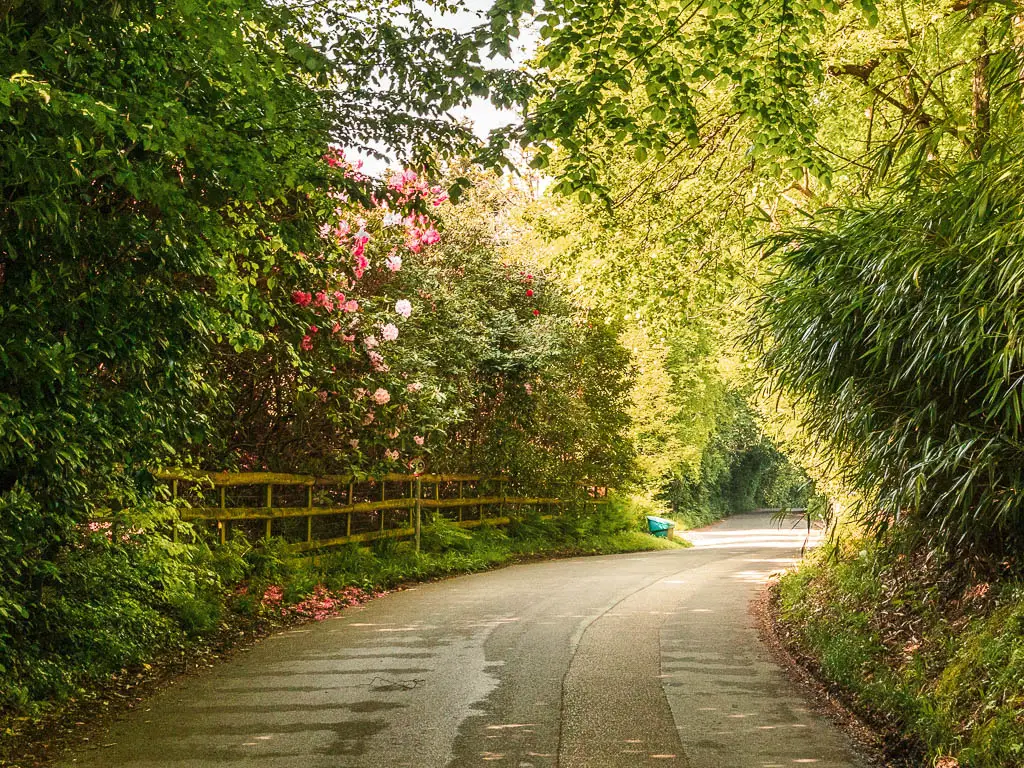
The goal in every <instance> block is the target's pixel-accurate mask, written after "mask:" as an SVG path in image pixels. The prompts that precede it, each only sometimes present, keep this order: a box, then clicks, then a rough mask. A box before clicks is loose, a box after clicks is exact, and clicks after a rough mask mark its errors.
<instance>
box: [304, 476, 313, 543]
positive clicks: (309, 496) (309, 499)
mask: <svg viewBox="0 0 1024 768" xmlns="http://www.w3.org/2000/svg"><path fill="white" fill-rule="evenodd" d="M312 508H313V486H312V485H307V486H306V509H312ZM312 540H313V516H312V515H306V541H312Z"/></svg>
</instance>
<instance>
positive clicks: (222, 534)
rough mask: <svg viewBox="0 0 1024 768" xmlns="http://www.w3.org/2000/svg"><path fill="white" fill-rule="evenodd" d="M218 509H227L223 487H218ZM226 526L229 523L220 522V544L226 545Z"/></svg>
mask: <svg viewBox="0 0 1024 768" xmlns="http://www.w3.org/2000/svg"><path fill="white" fill-rule="evenodd" d="M220 508H221V509H227V508H228V504H227V495H226V491H225V488H224V486H223V485H222V486H221V487H220ZM228 525H229V523H228V521H227V520H221V521H220V543H221V544H226V543H227V541H228Z"/></svg>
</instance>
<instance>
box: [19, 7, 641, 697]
mask: <svg viewBox="0 0 1024 768" xmlns="http://www.w3.org/2000/svg"><path fill="white" fill-rule="evenodd" d="M476 39H477V38H476V36H475V35H473V34H468V35H458V34H454V33H450V32H446V31H444V30H440V29H437V28H436V27H435V26H434V25H433V23H432V22H431V20H430V18H429V17H428V16H427V15H425V14H424V13H423V12H422V9H421V10H410V9H408V8H404V9H403V8H399V7H390V6H389V7H384V6H382V5H379V4H377V3H357V4H350V5H349V6H348V7H346V8H338V7H337V6H336V4H332V3H326V2H323V3H321V2H313V3H304V4H294V5H293V4H283V3H275V2H266V1H265V0H215V1H212V2H202V3H198V2H194V1H193V0H168V1H167V2H157V3H150V2H134V1H132V0H125V1H124V2H121V1H119V0H109V2H84V1H83V2H77V1H76V2H70V3H56V2H17V0H16V1H15V2H13V3H12V2H7V3H0V50H2V51H3V56H0V61H2V62H3V63H2V65H0V72H2V77H0V158H2V162H0V164H2V166H3V169H4V172H3V174H2V178H0V188H2V198H0V199H2V202H0V679H2V680H3V685H2V686H0V706H14V707H22V706H25V705H26V704H29V703H31V702H34V701H38V700H41V699H45V698H47V697H50V696H61V695H68V694H70V693H73V692H75V691H76V690H77V688H78V686H79V685H80V684H81V682H82V681H83V680H85V679H93V680H95V679H100V678H102V677H103V676H104V675H105V674H107V673H109V672H110V670H112V669H119V668H120V667H121V666H123V665H124V664H129V663H133V662H136V661H140V660H143V659H145V658H146V657H147V656H149V655H151V654H153V653H154V652H156V651H158V650H159V649H161V648H166V647H168V646H173V645H174V644H177V643H180V642H181V641H182V638H184V637H185V636H187V635H190V634H199V635H203V634H206V633H209V632H211V631H214V630H215V629H216V628H217V627H218V626H219V623H218V622H219V619H218V612H219V610H220V608H219V607H220V605H221V603H222V601H223V593H224V591H225V589H226V588H227V587H228V586H229V585H230V584H231V583H233V582H234V581H237V580H238V579H242V578H246V577H247V576H252V574H253V573H255V572H256V570H254V569H257V570H258V566H257V565H254V564H252V563H249V564H246V563H247V561H246V560H245V558H243V557H242V556H241V554H240V553H239V552H237V551H235V550H234V549H232V548H231V547H228V548H218V549H212V550H211V549H210V548H209V547H208V546H207V544H206V543H205V542H204V541H203V540H202V537H201V536H199V535H198V534H197V533H196V532H194V531H191V530H190V528H189V527H188V526H183V525H181V524H180V523H178V522H177V521H176V517H175V514H174V509H173V507H172V506H171V505H170V503H169V501H168V499H167V498H166V495H163V494H162V493H161V490H160V489H159V488H157V487H156V486H155V484H154V481H153V477H152V475H151V474H150V472H151V470H152V469H154V468H155V467H159V466H161V465H171V464H178V465H181V464H190V465H195V466H199V467H202V468H206V469H225V468H248V469H260V468H268V467H274V468H277V469H289V470H293V471H294V470H325V469H345V470H356V471H359V472H372V471H379V470H381V469H390V470H396V469H402V468H403V467H405V466H406V462H407V461H409V460H411V459H414V458H416V457H418V456H421V455H422V456H426V457H428V458H430V459H431V461H434V457H436V462H435V463H436V464H437V465H438V466H450V467H452V468H460V469H462V468H473V469H479V470H481V471H489V470H492V469H500V470H502V471H510V472H512V473H514V474H516V475H520V474H521V475H522V476H523V478H524V481H523V482H524V483H529V482H537V483H540V482H541V481H549V480H551V479H553V478H555V477H557V479H559V480H560V481H562V482H565V483H568V484H573V483H574V482H575V481H577V480H580V479H584V478H587V479H590V478H599V479H598V480H597V482H608V481H609V480H613V479H616V478H620V477H623V478H624V477H626V476H628V475H629V473H630V472H631V455H630V451H629V449H628V446H627V445H626V443H625V442H624V441H623V440H622V439H620V438H619V437H618V433H619V432H620V431H621V427H622V424H623V423H624V419H625V416H624V411H623V408H624V392H625V389H626V387H627V386H628V370H627V369H626V365H625V358H624V355H623V352H622V350H621V348H619V347H618V346H617V345H616V341H615V334H614V331H613V330H612V329H608V328H605V327H604V326H601V327H598V328H590V327H588V326H587V324H586V322H585V320H584V319H581V318H579V317H578V316H577V314H576V312H575V309H574V307H573V306H572V305H571V304H570V303H569V302H568V301H567V300H566V299H565V298H564V295H563V294H562V292H560V290H559V288H558V286H557V283H556V282H554V281H548V280H547V279H546V278H545V277H544V276H543V275H542V274H540V273H538V275H537V276H536V278H533V277H531V278H530V279H529V280H527V279H525V278H523V277H522V276H520V275H519V274H518V271H519V270H520V269H528V270H532V269H533V267H532V266H527V265H526V264H525V263H524V264H519V263H518V262H515V267H513V266H512V263H513V262H512V261H510V260H509V259H507V258H506V256H505V255H504V254H502V253H501V252H500V251H499V250H498V248H497V247H496V245H495V242H494V238H493V236H492V233H490V232H489V231H488V230H487V227H486V226H483V225H479V224H478V225H476V229H475V230H474V229H473V227H471V226H469V225H465V223H460V222H459V221H458V216H457V215H456V214H454V213H450V212H447V211H446V210H445V209H444V199H445V197H446V195H445V193H444V191H443V190H441V189H440V187H434V186H430V185H429V184H427V183H426V182H425V181H424V179H423V178H422V175H419V174H417V173H413V172H411V171H410V172H407V173H404V174H396V175H395V176H394V177H393V178H390V179H388V180H386V183H385V182H381V181H375V180H373V179H368V178H366V177H364V176H362V175H361V174H359V173H358V172H357V171H356V169H354V168H353V167H352V166H351V165H350V164H349V163H348V162H347V161H346V160H345V159H344V157H343V153H341V152H340V151H339V150H338V149H337V148H336V146H337V143H343V144H344V145H346V146H349V147H367V146H370V145H373V146H375V147H377V148H378V149H381V150H387V151H389V152H394V153H395V154H397V155H400V156H401V157H402V158H403V159H410V160H417V159H418V160H430V161H434V162H436V161H437V160H438V159H440V158H444V157H445V156H448V155H451V154H453V153H455V152H456V151H460V152H475V151H476V150H477V149H478V147H476V145H475V144H476V142H475V140H474V139H473V138H472V136H471V135H470V133H469V132H468V130H467V129H466V128H465V127H464V126H460V125H458V124H457V123H455V122H454V120H453V118H451V117H450V115H449V110H450V109H451V108H452V107H454V106H457V105H459V104H464V103H465V102H466V100H467V99H468V98H469V97H470V95H471V94H481V93H487V92H491V93H493V94H494V95H495V98H496V100H497V101H498V102H499V103H500V102H501V101H502V99H503V98H506V97H507V96H509V95H512V94H514V92H515V89H516V88H517V87H518V86H517V85H516V82H515V78H513V77H511V76H509V75H508V74H507V73H505V74H502V73H488V72H487V71H485V70H484V68H483V67H481V66H480V64H479V59H478V57H477V56H476V55H475V54H474V53H473V51H474V50H475V46H476V42H475V41H476ZM502 94H504V95H502ZM452 186H453V188H455V189H461V188H462V187H463V186H464V182H462V181H460V179H459V178H458V177H455V178H454V180H453V182H452ZM478 214H479V215H484V214H483V213H480V212H479V211H478ZM438 217H440V218H442V219H443V218H445V217H448V218H447V222H448V224H449V228H450V230H451V232H452V238H451V239H450V241H449V242H447V243H445V244H444V245H442V246H435V243H436V241H437V240H438V239H439V238H441V235H440V234H439V232H438V231H437V229H436V228H435V224H438V221H437V218H438ZM442 228H443V227H442ZM399 254H401V256H404V257H405V264H404V266H403V265H402V262H401V256H400V255H399ZM506 264H508V266H506ZM364 273H365V275H364ZM463 281H464V282H463ZM531 284H532V285H534V287H533V288H530V287H529V285H531ZM528 291H529V292H531V293H535V294H536V295H535V296H534V297H533V298H532V299H531V297H530V296H528V295H527V292H528ZM342 293H344V294H346V295H345V296H344V297H342V296H341V294H342ZM541 469H542V470H543V471H541ZM101 510H102V511H104V513H105V514H106V515H107V516H108V517H112V518H113V520H114V523H113V528H109V527H107V526H106V525H97V524H96V523H94V522H90V521H91V520H92V519H93V517H94V516H95V515H96V514H97V512H99V511H101ZM173 527H176V528H177V533H178V538H177V541H174V540H172V537H171V536H170V533H171V530H172V528H173ZM237 546H238V548H244V547H245V545H244V543H243V542H239V543H238V545H237ZM252 557H256V558H257V559H259V552H258V551H257V552H256V553H255V554H254V555H252Z"/></svg>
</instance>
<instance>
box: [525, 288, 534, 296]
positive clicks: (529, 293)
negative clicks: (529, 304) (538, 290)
mask: <svg viewBox="0 0 1024 768" xmlns="http://www.w3.org/2000/svg"><path fill="white" fill-rule="evenodd" d="M526 295H527V297H530V296H533V288H527V289H526Z"/></svg>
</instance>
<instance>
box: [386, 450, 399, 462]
mask: <svg viewBox="0 0 1024 768" xmlns="http://www.w3.org/2000/svg"><path fill="white" fill-rule="evenodd" d="M384 455H385V456H386V457H387V459H388V461H398V451H393V450H391V449H388V450H386V451H384Z"/></svg>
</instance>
